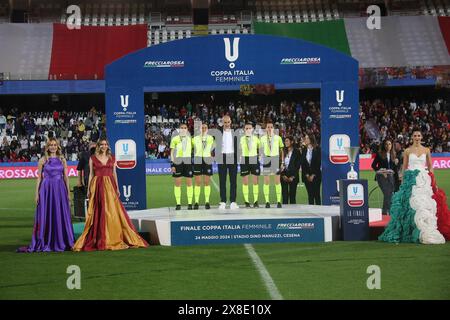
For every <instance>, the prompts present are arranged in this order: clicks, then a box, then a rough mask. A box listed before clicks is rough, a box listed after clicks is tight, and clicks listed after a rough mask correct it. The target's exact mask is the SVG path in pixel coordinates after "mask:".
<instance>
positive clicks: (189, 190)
mask: <svg viewBox="0 0 450 320" xmlns="http://www.w3.org/2000/svg"><path fill="white" fill-rule="evenodd" d="M193 196H194V187H193V186H190V187H187V198H188V204H192V197H193Z"/></svg>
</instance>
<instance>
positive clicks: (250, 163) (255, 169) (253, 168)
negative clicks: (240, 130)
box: [240, 123, 261, 208]
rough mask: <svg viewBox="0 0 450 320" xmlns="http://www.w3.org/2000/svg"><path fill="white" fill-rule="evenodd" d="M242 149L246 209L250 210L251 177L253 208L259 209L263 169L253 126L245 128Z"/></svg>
mask: <svg viewBox="0 0 450 320" xmlns="http://www.w3.org/2000/svg"><path fill="white" fill-rule="evenodd" d="M240 147H241V177H242V193H243V195H244V201H245V207H246V208H250V201H249V186H248V182H249V181H248V180H249V175H252V182H253V186H252V189H253V207H254V208H259V205H258V195H259V184H258V183H259V182H258V177H259V175H260V174H261V169H260V165H259V159H258V151H259V147H260V142H259V139H258V137H257V136H255V135H254V134H253V124H251V123H247V124H246V125H245V127H244V136H242V137H241V139H240Z"/></svg>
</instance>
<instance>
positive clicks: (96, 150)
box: [95, 138, 112, 157]
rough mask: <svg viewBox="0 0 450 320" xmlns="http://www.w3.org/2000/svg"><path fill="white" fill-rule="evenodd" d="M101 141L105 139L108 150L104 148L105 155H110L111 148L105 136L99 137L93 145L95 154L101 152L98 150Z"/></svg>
mask: <svg viewBox="0 0 450 320" xmlns="http://www.w3.org/2000/svg"><path fill="white" fill-rule="evenodd" d="M102 141H106V143H107V144H108V150H106V155H107V156H108V157H111V156H112V152H111V148H110V147H109V141H108V139H106V138H100V139H98V141H97V144H96V145H95V154H101V153H102V151H101V150H100V144H101V143H102Z"/></svg>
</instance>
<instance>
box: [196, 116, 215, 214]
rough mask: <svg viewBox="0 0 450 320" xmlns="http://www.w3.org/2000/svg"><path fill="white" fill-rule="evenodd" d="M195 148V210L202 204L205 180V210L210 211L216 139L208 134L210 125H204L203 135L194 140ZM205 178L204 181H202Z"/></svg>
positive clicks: (202, 128)
mask: <svg viewBox="0 0 450 320" xmlns="http://www.w3.org/2000/svg"><path fill="white" fill-rule="evenodd" d="M192 143H193V146H194V176H195V188H194V197H195V203H194V210H198V207H199V202H200V193H201V185H202V180H203V189H204V191H205V209H210V208H211V206H210V205H209V196H210V194H211V186H210V185H209V180H210V178H211V176H212V175H213V168H212V162H213V156H212V152H213V149H214V137H213V136H212V135H209V134H208V125H207V124H206V123H203V124H202V127H201V133H200V134H199V135H196V136H195V137H194V139H193V140H192ZM202 178H203V179H202Z"/></svg>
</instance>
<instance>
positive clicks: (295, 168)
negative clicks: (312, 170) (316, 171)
mask: <svg viewBox="0 0 450 320" xmlns="http://www.w3.org/2000/svg"><path fill="white" fill-rule="evenodd" d="M285 152H286V151H285ZM286 155H287V152H286V153H285V155H284V156H285V157H286ZM301 164H302V163H301V153H300V151H299V149H297V148H294V149H293V150H292V155H291V160H290V161H289V166H288V167H287V168H284V170H283V172H282V173H281V174H282V175H285V176H288V177H295V180H297V181H298V179H299V171H300V167H301Z"/></svg>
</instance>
